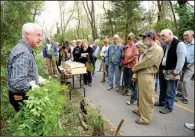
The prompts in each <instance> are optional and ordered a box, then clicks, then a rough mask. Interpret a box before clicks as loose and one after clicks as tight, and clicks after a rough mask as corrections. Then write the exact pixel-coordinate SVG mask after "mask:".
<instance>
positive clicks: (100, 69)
mask: <svg viewBox="0 0 195 137" xmlns="http://www.w3.org/2000/svg"><path fill="white" fill-rule="evenodd" d="M99 71H102V62H101V64H100V68H99Z"/></svg>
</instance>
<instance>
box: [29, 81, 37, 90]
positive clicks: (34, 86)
mask: <svg viewBox="0 0 195 137" xmlns="http://www.w3.org/2000/svg"><path fill="white" fill-rule="evenodd" d="M30 85H31V88H32V90H33V89H35V88H39V86H38V85H36V84H35V81H31V82H30Z"/></svg>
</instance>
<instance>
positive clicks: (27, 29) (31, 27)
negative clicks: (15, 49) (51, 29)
mask: <svg viewBox="0 0 195 137" xmlns="http://www.w3.org/2000/svg"><path fill="white" fill-rule="evenodd" d="M35 30H40V31H42V28H41V26H39V25H38V24H35V23H25V24H24V25H23V26H22V38H23V39H24V38H25V33H26V32H28V33H29V32H34V31H35Z"/></svg>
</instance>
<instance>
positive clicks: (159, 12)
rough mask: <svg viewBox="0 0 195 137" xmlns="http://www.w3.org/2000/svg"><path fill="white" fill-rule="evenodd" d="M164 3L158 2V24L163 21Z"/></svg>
mask: <svg viewBox="0 0 195 137" xmlns="http://www.w3.org/2000/svg"><path fill="white" fill-rule="evenodd" d="M162 3H163V1H160V0H157V4H158V20H157V22H159V21H160V20H161V12H162Z"/></svg>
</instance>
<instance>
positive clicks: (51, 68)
mask: <svg viewBox="0 0 195 137" xmlns="http://www.w3.org/2000/svg"><path fill="white" fill-rule="evenodd" d="M46 62H47V67H48V73H49V75H52V74H57V66H56V61H55V60H52V59H51V58H46Z"/></svg>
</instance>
